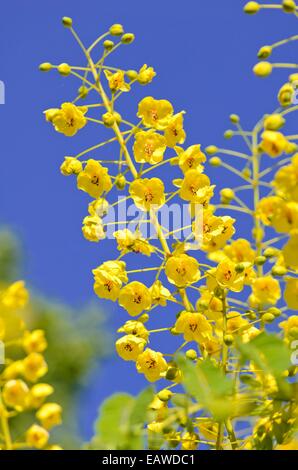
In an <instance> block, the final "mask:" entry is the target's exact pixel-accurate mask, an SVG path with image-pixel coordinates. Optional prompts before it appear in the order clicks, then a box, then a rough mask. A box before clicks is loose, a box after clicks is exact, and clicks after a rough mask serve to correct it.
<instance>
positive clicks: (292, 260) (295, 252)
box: [282, 230, 298, 269]
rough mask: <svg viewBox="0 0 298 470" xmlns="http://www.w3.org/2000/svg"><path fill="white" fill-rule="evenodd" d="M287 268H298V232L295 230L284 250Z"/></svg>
mask: <svg viewBox="0 0 298 470" xmlns="http://www.w3.org/2000/svg"><path fill="white" fill-rule="evenodd" d="M282 254H283V257H284V261H285V264H286V266H290V267H291V268H294V269H297V268H298V231H297V230H295V231H294V232H293V233H292V234H291V237H290V239H289V240H288V242H287V243H286V244H285V245H284V247H283V249H282Z"/></svg>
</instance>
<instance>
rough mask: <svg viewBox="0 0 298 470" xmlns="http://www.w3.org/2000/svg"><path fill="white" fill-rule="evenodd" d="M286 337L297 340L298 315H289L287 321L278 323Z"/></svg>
mask: <svg viewBox="0 0 298 470" xmlns="http://www.w3.org/2000/svg"><path fill="white" fill-rule="evenodd" d="M279 327H280V328H282V329H283V330H284V333H285V335H286V337H291V338H293V339H294V338H295V339H298V315H291V316H290V317H289V318H288V319H287V320H285V321H282V322H280V323H279Z"/></svg>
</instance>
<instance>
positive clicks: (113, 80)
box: [104, 70, 130, 93]
mask: <svg viewBox="0 0 298 470" xmlns="http://www.w3.org/2000/svg"><path fill="white" fill-rule="evenodd" d="M104 74H105V76H106V79H107V80H108V83H109V87H110V90H111V92H112V93H115V91H118V90H120V91H129V90H130V86H129V85H128V84H127V83H125V76H124V72H123V71H122V70H119V71H117V72H115V73H112V72H110V70H104Z"/></svg>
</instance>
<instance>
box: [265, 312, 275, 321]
mask: <svg viewBox="0 0 298 470" xmlns="http://www.w3.org/2000/svg"><path fill="white" fill-rule="evenodd" d="M262 320H263V322H264V323H272V322H273V321H274V320H275V316H274V315H272V313H268V312H267V313H264V315H262Z"/></svg>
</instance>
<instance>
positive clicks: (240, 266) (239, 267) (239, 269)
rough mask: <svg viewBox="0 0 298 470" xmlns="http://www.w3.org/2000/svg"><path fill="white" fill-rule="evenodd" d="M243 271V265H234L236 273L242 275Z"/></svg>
mask: <svg viewBox="0 0 298 470" xmlns="http://www.w3.org/2000/svg"><path fill="white" fill-rule="evenodd" d="M244 270H245V266H244V264H243V263H238V264H236V266H235V271H236V273H238V274H241V273H243V271H244Z"/></svg>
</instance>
